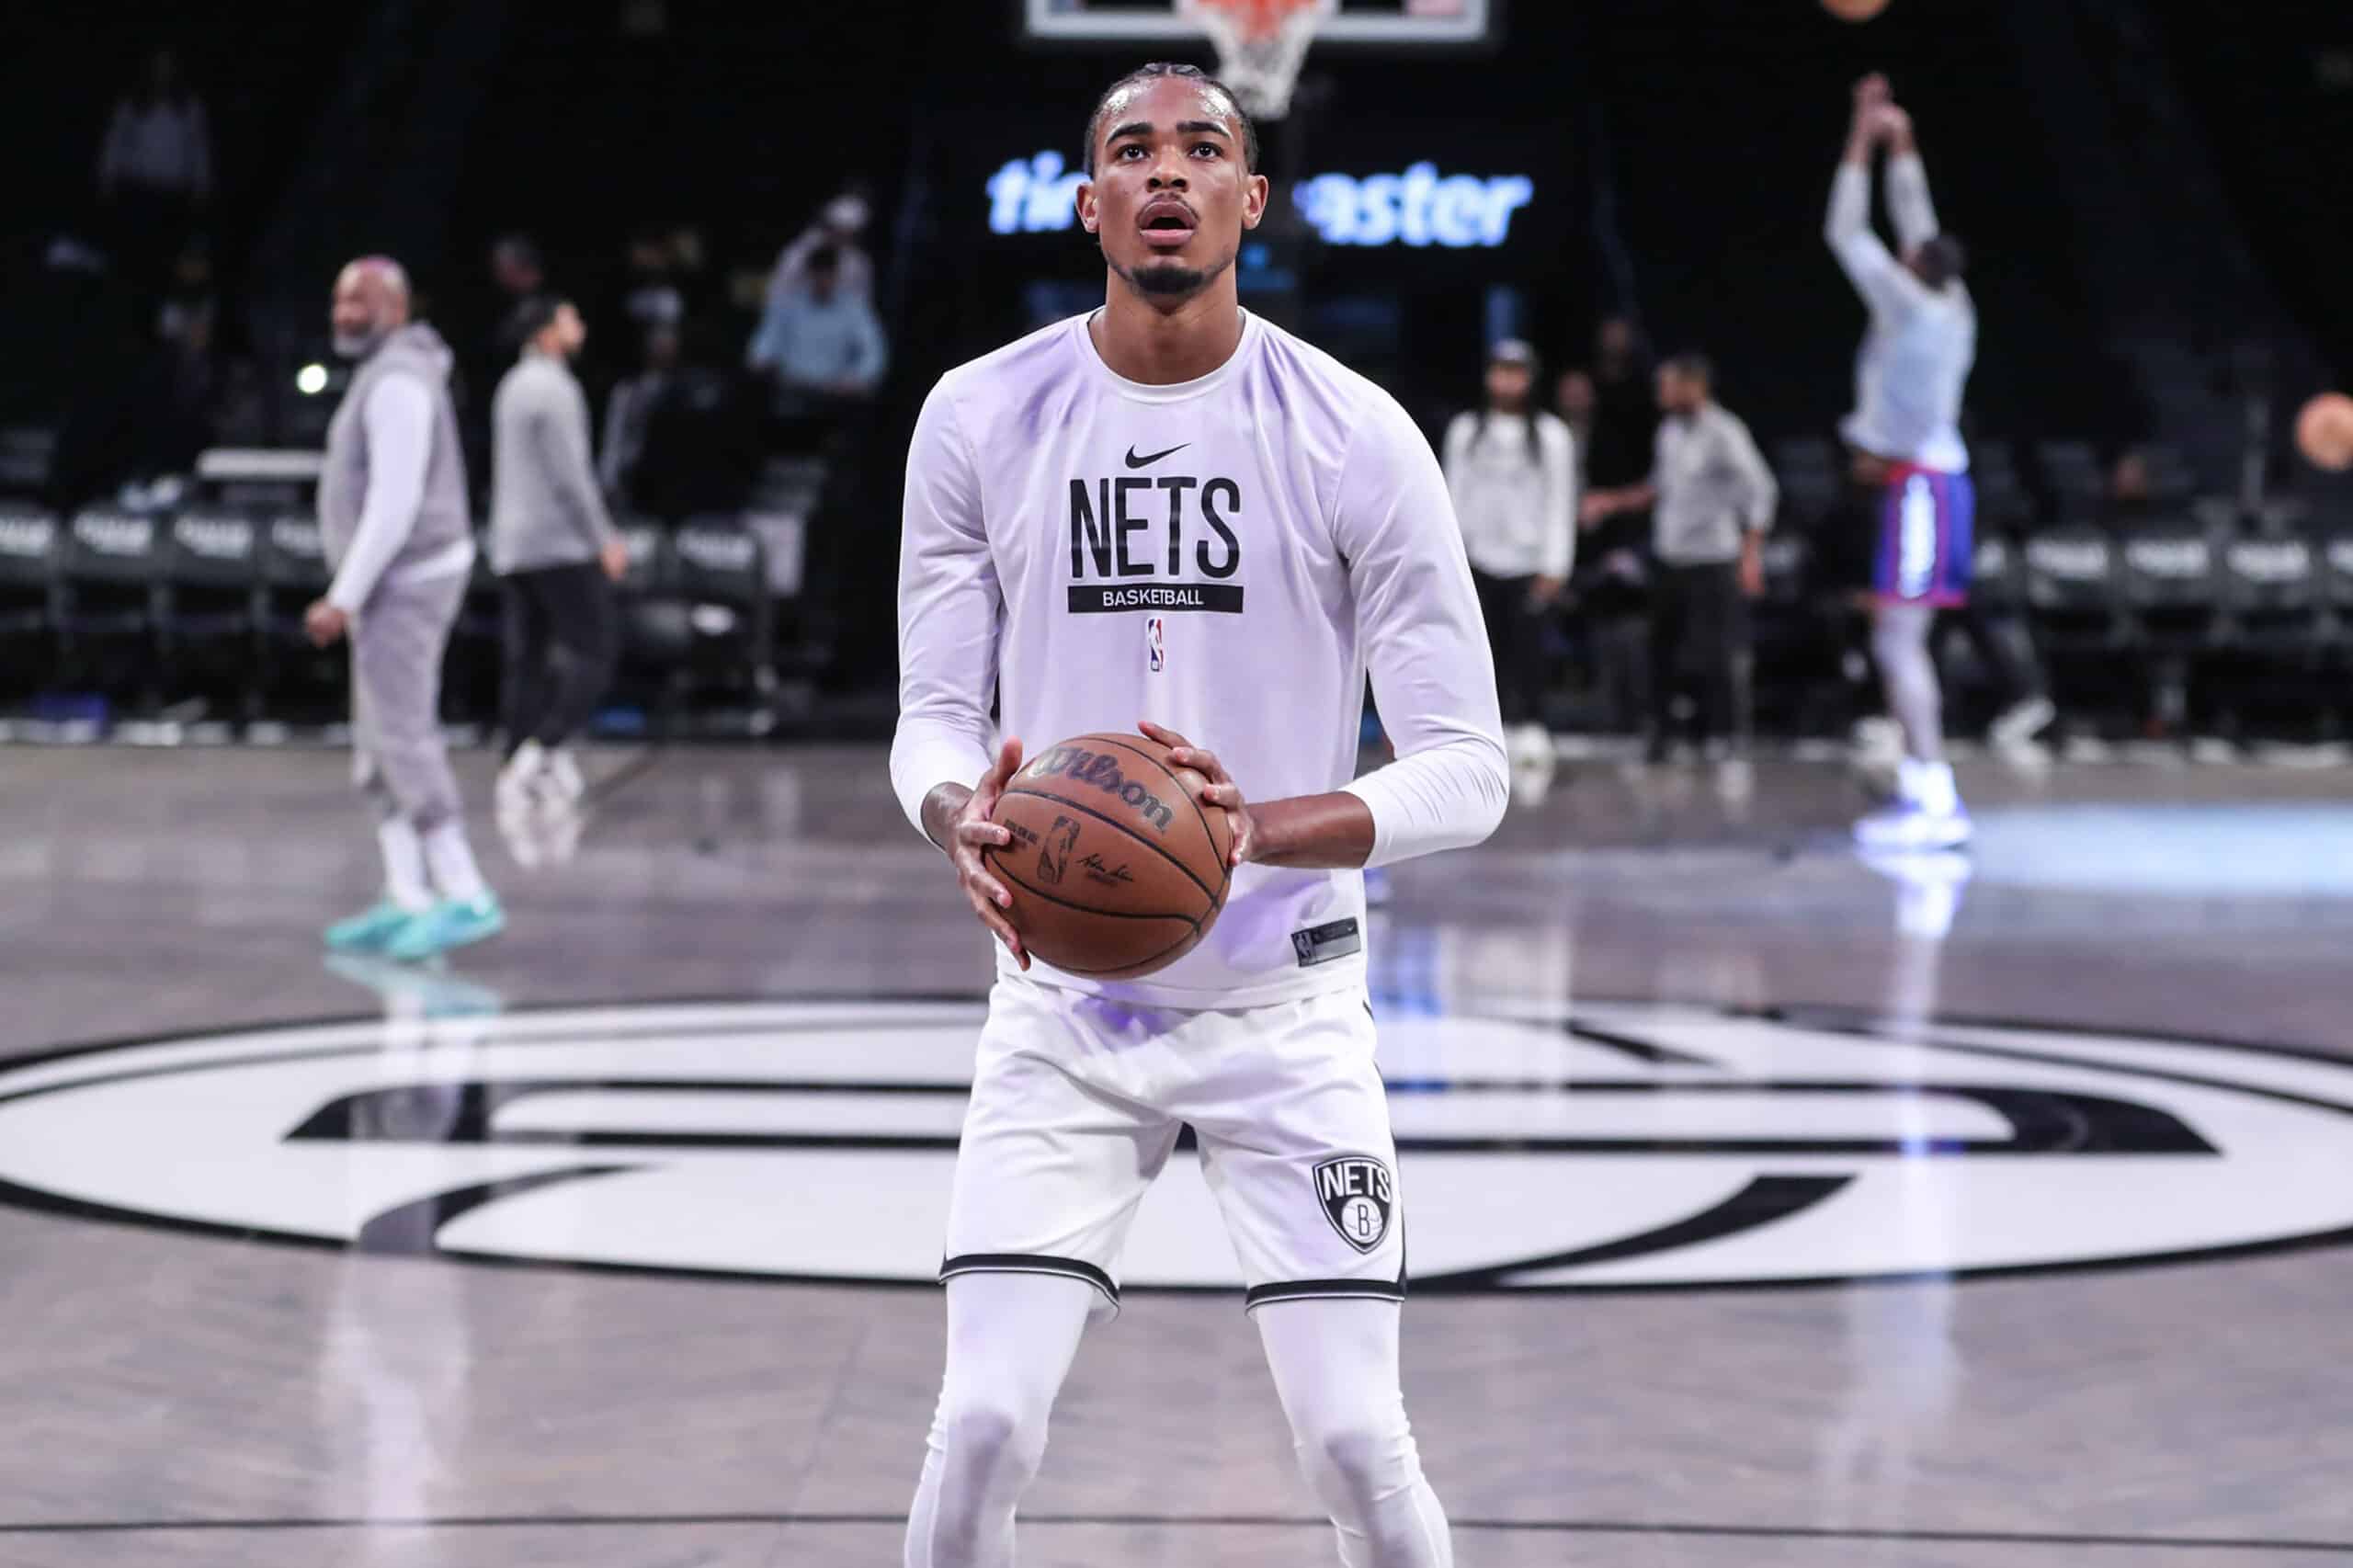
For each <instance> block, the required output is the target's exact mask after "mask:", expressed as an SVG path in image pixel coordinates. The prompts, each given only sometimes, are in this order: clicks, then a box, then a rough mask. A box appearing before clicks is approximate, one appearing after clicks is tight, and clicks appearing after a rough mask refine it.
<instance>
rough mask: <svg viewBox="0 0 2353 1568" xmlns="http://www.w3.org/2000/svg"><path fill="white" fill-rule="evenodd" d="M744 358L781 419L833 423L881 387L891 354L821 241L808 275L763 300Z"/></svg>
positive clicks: (834, 254) (866, 304) (868, 309)
mask: <svg viewBox="0 0 2353 1568" xmlns="http://www.w3.org/2000/svg"><path fill="white" fill-rule="evenodd" d="M888 362H889V351H888V349H887V347H886V346H885V344H884V342H883V338H882V324H881V321H879V320H878V319H876V317H875V314H874V307H873V305H872V304H871V303H870V301H867V300H866V299H865V298H864V297H862V296H860V295H858V294H854V293H852V292H850V291H849V290H846V289H844V288H843V287H842V286H841V253H840V252H838V251H835V250H834V249H832V248H831V247H830V246H821V247H819V248H818V249H817V250H816V251H815V252H814V253H813V254H812V255H811V256H810V257H809V264H808V268H807V277H806V278H805V279H804V280H803V281H802V282H801V284H800V285H799V286H797V287H794V288H791V289H789V290H786V291H785V292H784V293H782V294H780V295H779V296H777V297H776V298H774V299H772V300H770V301H768V308H767V313H766V314H765V315H763V316H762V317H761V318H760V325H759V330H758V331H757V332H756V333H755V334H754V335H753V336H752V342H751V347H749V348H748V349H747V350H746V351H745V363H746V365H747V366H748V367H749V368H750V369H752V370H754V371H755V372H756V373H758V374H760V375H763V376H765V377H767V379H768V380H769V381H770V382H771V383H772V384H773V386H774V388H775V404H774V406H775V410H776V413H777V415H778V416H779V419H781V420H783V421H784V422H786V423H787V424H788V425H789V426H796V427H806V426H825V425H830V424H833V423H835V422H836V421H837V419H838V417H839V416H840V415H843V414H846V413H848V412H851V411H853V410H854V408H855V407H856V406H857V405H859V404H863V403H866V402H867V401H868V400H870V399H871V398H872V397H873V395H874V392H875V389H876V388H877V387H879V386H880V385H881V382H882V371H883V369H884V367H885V366H886V365H887V363H888Z"/></svg>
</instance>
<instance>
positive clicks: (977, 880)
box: [956, 846, 1013, 909]
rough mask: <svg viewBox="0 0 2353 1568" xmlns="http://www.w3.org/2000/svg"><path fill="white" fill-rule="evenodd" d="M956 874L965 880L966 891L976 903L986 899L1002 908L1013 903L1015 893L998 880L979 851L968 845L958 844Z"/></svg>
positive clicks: (959, 878) (961, 879)
mask: <svg viewBox="0 0 2353 1568" xmlns="http://www.w3.org/2000/svg"><path fill="white" fill-rule="evenodd" d="M956 875H957V878H958V880H960V881H962V882H963V884H964V891H965V892H966V893H968V894H970V895H971V896H972V898H973V899H974V900H975V902H976V903H977V902H978V901H980V900H983V899H984V900H986V901H987V902H988V903H993V904H995V905H996V906H997V907H998V908H1000V909H1003V908H1006V907H1008V906H1010V905H1011V904H1012V903H1013V894H1011V893H1010V892H1006V886H1005V884H1004V883H1003V882H1001V881H997V880H996V878H995V876H994V875H993V874H991V873H990V871H989V869H988V868H987V867H986V866H985V865H983V863H982V861H981V857H980V854H979V852H978V851H976V850H974V849H972V848H971V847H969V846H958V848H957V851H956Z"/></svg>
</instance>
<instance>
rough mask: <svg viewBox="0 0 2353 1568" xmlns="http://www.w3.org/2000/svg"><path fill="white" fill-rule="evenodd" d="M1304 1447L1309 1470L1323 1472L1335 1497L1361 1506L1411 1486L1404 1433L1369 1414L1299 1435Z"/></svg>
mask: <svg viewBox="0 0 2353 1568" xmlns="http://www.w3.org/2000/svg"><path fill="white" fill-rule="evenodd" d="M1300 1449H1301V1452H1302V1456H1303V1457H1304V1458H1305V1460H1307V1463H1308V1465H1309V1466H1310V1468H1312V1469H1313V1470H1315V1471H1321V1472H1322V1478H1323V1479H1324V1481H1326V1482H1328V1483H1330V1485H1329V1487H1328V1488H1327V1487H1319V1488H1318V1490H1319V1491H1322V1492H1324V1493H1325V1494H1326V1495H1327V1496H1329V1495H1332V1494H1337V1495H1339V1496H1344V1497H1347V1498H1349V1499H1351V1500H1354V1501H1355V1502H1357V1503H1358V1504H1359V1505H1361V1504H1363V1503H1366V1502H1370V1501H1372V1500H1375V1499H1378V1498H1380V1497H1382V1496H1385V1495H1387V1494H1389V1493H1391V1492H1392V1491H1394V1490H1396V1489H1397V1488H1398V1487H1401V1486H1406V1485H1410V1484H1412V1477H1411V1474H1410V1471H1411V1469H1412V1460H1411V1457H1410V1456H1411V1453H1412V1448H1411V1445H1410V1443H1409V1441H1408V1440H1407V1439H1406V1437H1405V1436H1404V1433H1403V1432H1401V1431H1398V1430H1396V1429H1395V1428H1394V1427H1392V1425H1391V1424H1390V1423H1388V1422H1385V1421H1381V1420H1379V1419H1376V1418H1375V1417H1374V1416H1373V1415H1370V1413H1366V1414H1363V1415H1352V1416H1343V1417H1339V1418H1336V1419H1334V1420H1331V1421H1328V1422H1326V1423H1324V1424H1323V1425H1322V1426H1319V1427H1318V1428H1317V1429H1316V1430H1314V1431H1313V1432H1308V1433H1303V1434H1302V1435H1301V1439H1300Z"/></svg>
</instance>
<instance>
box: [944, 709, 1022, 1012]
mask: <svg viewBox="0 0 2353 1568" xmlns="http://www.w3.org/2000/svg"><path fill="white" fill-rule="evenodd" d="M1020 769H1021V743H1020V742H1019V741H1018V740H1014V739H1007V740H1006V743H1005V744H1004V745H1003V746H1001V747H999V748H998V750H997V754H996V760H995V762H993V763H991V764H989V770H988V771H987V772H986V773H983V774H982V775H981V781H980V783H979V784H978V785H976V786H975V787H974V788H973V790H972V793H971V794H970V795H968V796H966V797H965V798H964V803H963V804H962V805H961V806H960V807H959V808H957V812H956V817H955V820H954V822H953V823H951V824H949V834H948V858H949V859H950V860H952V861H954V862H955V863H956V880H957V881H958V882H959V883H960V884H961V885H962V887H963V889H964V897H965V899H966V900H967V901H969V902H970V903H971V904H972V913H973V914H974V915H978V916H980V920H981V924H982V925H983V926H987V927H988V928H989V933H990V935H992V936H994V937H996V939H997V940H998V941H1000V942H1003V943H1004V944H1005V946H1006V951H1007V952H1010V953H1011V954H1012V955H1013V961H1014V962H1016V963H1017V964H1019V965H1020V966H1021V967H1022V968H1023V969H1028V968H1029V949H1026V948H1024V947H1023V946H1022V945H1021V933H1020V932H1018V931H1017V930H1015V929H1014V928H1013V922H1012V921H1010V920H1007V919H1006V917H1005V912H1006V909H1008V908H1009V907H1011V905H1012V903H1013V894H1012V893H1011V892H1007V891H1006V886H1005V884H1004V883H1003V882H1001V881H997V880H996V879H995V877H993V876H991V875H990V874H989V869H988V867H987V866H986V865H984V864H983V863H982V860H981V852H982V851H983V850H984V849H1001V848H1003V847H1004V846H1006V845H1008V844H1010V843H1012V842H1013V835H1012V834H1011V833H1010V832H1008V831H1007V830H1006V829H1005V828H1002V827H999V826H998V825H997V824H995V823H994V822H992V821H990V820H989V819H990V818H991V817H992V816H994V815H995V812H996V802H997V797H998V796H1000V795H1002V794H1004V793H1005V787H1006V785H1007V784H1008V783H1010V782H1012V780H1013V776H1014V775H1015V774H1016V773H1017V772H1019V771H1020Z"/></svg>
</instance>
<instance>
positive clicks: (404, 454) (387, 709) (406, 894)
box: [304, 256, 506, 960]
mask: <svg viewBox="0 0 2353 1568" xmlns="http://www.w3.org/2000/svg"><path fill="white" fill-rule="evenodd" d="M333 320H334V328H335V352H336V353H337V354H339V355H341V356H343V357H344V358H347V359H350V360H352V361H354V368H353V370H352V376H351V385H350V387H349V388H348V389H347V391H346V392H345V393H344V399H343V403H342V405H341V406H340V407H338V408H337V409H336V410H335V418H334V419H333V421H332V422H330V423H329V425H328V426H327V447H326V454H325V462H324V466H323V468H322V469H321V471H320V474H319V495H318V511H319V533H320V537H321V538H322V539H323V540H324V542H325V545H326V550H327V559H328V561H329V562H330V563H331V564H332V565H333V566H334V568H335V577H334V580H333V581H332V582H331V583H330V584H329V585H328V587H327V591H326V594H325V596H324V597H322V598H320V599H319V600H318V601H317V602H316V603H315V604H313V605H312V606H311V608H310V609H309V610H308V612H307V613H306V614H305V617H304V621H305V625H306V626H307V628H308V630H309V632H310V636H311V640H312V642H314V643H316V644H317V645H318V646H320V647H322V648H324V647H328V646H331V645H333V644H334V643H335V642H338V641H343V640H346V639H347V640H348V641H349V642H350V644H351V707H352V724H351V739H352V748H353V750H354V752H355V753H356V754H357V755H356V756H355V759H354V767H353V778H354V780H355V782H357V783H358V787H359V790H360V791H361V793H362V794H364V795H365V796H366V797H367V798H368V801H369V804H370V806H371V807H372V808H373V809H374V812H375V814H376V819H377V828H376V835H377V843H378V846H379V848H380V849H381V851H382V854H383V860H384V891H383V896H382V897H381V898H380V899H379V900H378V901H377V902H376V903H373V904H371V905H370V906H369V908H367V909H366V910H364V911H362V912H361V913H359V914H358V915H353V916H352V917H351V918H349V919H347V920H341V921H337V922H336V923H335V925H333V926H329V927H327V931H326V942H327V946H328V947H329V948H330V949H335V951H338V952H357V953H373V954H380V955H381V956H384V957H387V958H392V959H396V960H417V959H424V958H429V957H431V956H432V955H434V954H436V953H440V952H446V951H448V950H449V949H451V948H456V947H460V946H463V945H465V944H467V943H470V942H478V941H481V940H483V938H484V937H492V936H494V935H496V934H497V933H498V932H499V931H500V930H502V929H504V928H505V926H506V914H505V912H504V910H503V909H502V908H501V907H500V905H499V902H498V899H497V897H496V896H495V895H494V894H493V893H492V892H491V891H490V889H489V887H488V886H487V885H485V884H484V882H483V878H482V871H481V869H480V868H479V867H477V866H476V865H475V863H474V858H473V851H472V848H471V847H470V846H468V843H467V839H466V824H465V815H464V810H465V807H464V801H462V799H461V798H460V795H459V793H458V783H457V779H456V778H455V777H454V776H453V775H452V774H451V773H450V771H449V753H448V749H447V747H446V746H445V745H444V744H443V741H442V737H441V728H440V720H439V709H440V697H441V657H442V653H443V651H444V649H445V648H446V647H447V645H448V643H449V629H450V627H451V626H452V625H454V624H455V622H456V620H457V618H458V608H459V606H460V602H461V601H462V600H463V599H464V597H465V592H466V580H467V575H468V574H469V573H471V572H472V569H473V562H474V543H473V534H472V528H471V525H470V520H469V518H468V516H467V506H466V471H465V458H464V454H463V453H462V451H461V450H460V446H459V440H458V421H457V411H456V409H455V407H454V406H453V404H452V403H451V401H450V397H449V368H450V362H451V356H450V353H449V346H448V345H447V344H445V343H443V342H442V341H441V335H440V334H438V333H437V332H435V331H434V330H433V328H432V327H430V326H428V325H426V324H424V323H422V322H413V321H411V320H410V319H409V286H408V276H407V274H406V273H405V272H404V271H403V270H402V269H401V266H400V264H399V263H398V262H396V261H393V260H392V259H391V258H390V257H387V256H364V257H362V258H360V259H359V260H358V261H355V262H353V263H351V264H350V265H349V266H347V267H345V268H344V269H343V271H342V272H341V273H340V274H339V275H338V276H337V277H336V278H335V303H334V316H333Z"/></svg>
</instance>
